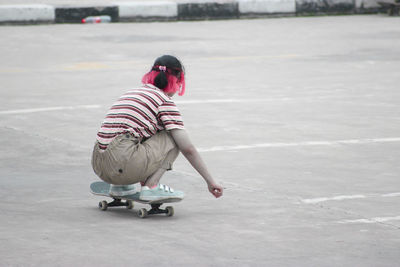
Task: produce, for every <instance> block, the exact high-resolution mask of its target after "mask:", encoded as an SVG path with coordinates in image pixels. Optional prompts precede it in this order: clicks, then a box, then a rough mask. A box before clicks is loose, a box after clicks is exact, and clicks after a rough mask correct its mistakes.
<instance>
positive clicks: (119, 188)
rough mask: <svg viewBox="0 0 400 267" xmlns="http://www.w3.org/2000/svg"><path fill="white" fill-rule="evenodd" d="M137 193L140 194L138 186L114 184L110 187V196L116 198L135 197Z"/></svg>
mask: <svg viewBox="0 0 400 267" xmlns="http://www.w3.org/2000/svg"><path fill="white" fill-rule="evenodd" d="M137 192H138V190H137V189H136V186H135V185H133V184H130V185H114V184H112V185H111V186H110V192H109V194H110V195H111V196H114V197H123V196H127V195H133V194H135V193H137Z"/></svg>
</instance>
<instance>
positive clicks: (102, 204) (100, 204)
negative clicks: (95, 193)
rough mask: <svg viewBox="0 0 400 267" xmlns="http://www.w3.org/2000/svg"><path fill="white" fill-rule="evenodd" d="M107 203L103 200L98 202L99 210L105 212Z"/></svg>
mask: <svg viewBox="0 0 400 267" xmlns="http://www.w3.org/2000/svg"><path fill="white" fill-rule="evenodd" d="M107 206H108V205H107V201H105V200H103V201H100V202H99V209H101V210H107Z"/></svg>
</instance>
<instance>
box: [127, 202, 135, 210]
mask: <svg viewBox="0 0 400 267" xmlns="http://www.w3.org/2000/svg"><path fill="white" fill-rule="evenodd" d="M126 204H127V205H126V208H127V209H128V210H131V209H133V206H134V203H133V201H132V200H127V201H126Z"/></svg>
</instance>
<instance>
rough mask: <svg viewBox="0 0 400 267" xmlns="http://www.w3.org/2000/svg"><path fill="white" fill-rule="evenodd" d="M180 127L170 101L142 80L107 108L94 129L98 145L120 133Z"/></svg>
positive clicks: (142, 133) (137, 133) (151, 132)
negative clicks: (136, 86)
mask: <svg viewBox="0 0 400 267" xmlns="http://www.w3.org/2000/svg"><path fill="white" fill-rule="evenodd" d="M172 129H184V125H183V120H182V116H181V114H180V112H179V110H178V108H177V107H176V105H175V103H174V101H172V99H171V98H170V97H169V96H167V95H166V94H164V92H163V91H161V90H160V89H158V88H157V87H155V86H153V85H151V84H146V85H144V86H143V87H141V88H137V89H134V90H131V91H128V92H127V93H125V94H124V95H122V96H121V97H120V98H119V99H118V100H117V102H115V103H114V105H113V106H112V107H111V108H110V110H109V111H108V112H107V115H106V117H105V119H104V121H103V123H102V125H101V128H100V130H99V132H98V133H97V141H98V142H99V146H100V148H101V149H106V148H107V145H108V144H110V143H111V141H112V140H113V139H114V138H115V137H116V136H117V135H120V134H125V133H130V134H132V135H134V136H136V137H151V136H153V135H155V134H156V133H157V132H158V131H161V130H167V131H168V130H172Z"/></svg>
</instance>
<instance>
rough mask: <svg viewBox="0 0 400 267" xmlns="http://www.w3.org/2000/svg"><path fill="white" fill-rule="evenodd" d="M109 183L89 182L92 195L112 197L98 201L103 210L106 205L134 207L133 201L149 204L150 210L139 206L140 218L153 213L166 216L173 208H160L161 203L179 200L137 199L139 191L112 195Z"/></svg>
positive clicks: (178, 199)
mask: <svg viewBox="0 0 400 267" xmlns="http://www.w3.org/2000/svg"><path fill="white" fill-rule="evenodd" d="M110 187H111V185H110V184H108V183H106V182H100V181H97V182H93V183H91V184H90V192H91V193H92V194H94V195H98V196H105V197H110V198H112V199H113V201H112V202H107V201H106V200H103V201H100V202H99V209H101V210H103V211H105V210H107V208H108V207H126V208H127V209H132V208H133V207H134V202H138V203H142V204H148V205H150V206H151V209H150V210H147V209H145V208H141V209H139V210H138V216H139V217H141V218H145V217H147V216H148V215H153V214H165V215H167V216H173V215H174V208H173V207H172V206H168V207H166V208H165V209H161V208H160V207H161V205H162V204H164V203H173V202H179V201H181V200H182V199H181V198H165V199H161V200H155V201H146V200H141V199H139V196H140V192H137V193H135V194H131V195H126V196H112V195H110V194H109V191H110Z"/></svg>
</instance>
